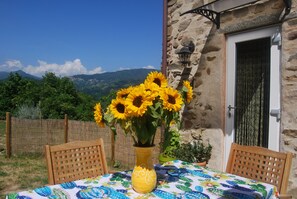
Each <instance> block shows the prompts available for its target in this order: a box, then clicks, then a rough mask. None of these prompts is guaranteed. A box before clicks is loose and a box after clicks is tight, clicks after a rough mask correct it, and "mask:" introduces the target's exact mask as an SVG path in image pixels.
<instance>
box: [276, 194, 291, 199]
mask: <svg viewBox="0 0 297 199" xmlns="http://www.w3.org/2000/svg"><path fill="white" fill-rule="evenodd" d="M278 198H279V199H292V198H293V197H292V196H291V195H287V194H281V195H279V197H278Z"/></svg>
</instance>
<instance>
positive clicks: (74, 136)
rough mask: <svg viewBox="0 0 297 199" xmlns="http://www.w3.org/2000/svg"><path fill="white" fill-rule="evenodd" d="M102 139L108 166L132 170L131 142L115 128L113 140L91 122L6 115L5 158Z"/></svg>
mask: <svg viewBox="0 0 297 199" xmlns="http://www.w3.org/2000/svg"><path fill="white" fill-rule="evenodd" d="M97 138H103V140H104V146H105V152H106V158H107V160H108V161H109V162H111V164H114V162H116V163H119V164H120V165H121V168H133V166H134V163H135V153H134V149H133V140H132V138H131V137H130V136H125V134H124V133H123V132H122V131H121V129H118V133H117V136H116V137H115V139H114V137H113V134H112V132H111V131H110V129H109V128H108V127H105V128H100V127H98V125H97V124H96V123H95V122H84V121H75V120H68V117H67V115H65V118H64V120H63V119H38V120H31V119H20V118H16V117H12V116H11V115H10V113H7V114H6V155H7V157H10V156H11V155H17V154H23V153H42V154H44V145H46V144H48V145H56V144H62V143H65V142H71V141H75V140H92V139H97ZM160 140H161V132H160V130H159V129H158V132H157V134H156V137H155V144H156V147H155V150H154V157H153V161H154V163H158V155H159V152H160V147H159V143H160Z"/></svg>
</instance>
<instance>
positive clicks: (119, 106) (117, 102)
mask: <svg viewBox="0 0 297 199" xmlns="http://www.w3.org/2000/svg"><path fill="white" fill-rule="evenodd" d="M109 109H110V111H111V113H112V114H113V116H114V117H115V118H116V119H122V120H124V119H126V117H127V115H126V105H125V100H124V99H121V98H116V99H113V100H112V101H111V104H110V105H109Z"/></svg>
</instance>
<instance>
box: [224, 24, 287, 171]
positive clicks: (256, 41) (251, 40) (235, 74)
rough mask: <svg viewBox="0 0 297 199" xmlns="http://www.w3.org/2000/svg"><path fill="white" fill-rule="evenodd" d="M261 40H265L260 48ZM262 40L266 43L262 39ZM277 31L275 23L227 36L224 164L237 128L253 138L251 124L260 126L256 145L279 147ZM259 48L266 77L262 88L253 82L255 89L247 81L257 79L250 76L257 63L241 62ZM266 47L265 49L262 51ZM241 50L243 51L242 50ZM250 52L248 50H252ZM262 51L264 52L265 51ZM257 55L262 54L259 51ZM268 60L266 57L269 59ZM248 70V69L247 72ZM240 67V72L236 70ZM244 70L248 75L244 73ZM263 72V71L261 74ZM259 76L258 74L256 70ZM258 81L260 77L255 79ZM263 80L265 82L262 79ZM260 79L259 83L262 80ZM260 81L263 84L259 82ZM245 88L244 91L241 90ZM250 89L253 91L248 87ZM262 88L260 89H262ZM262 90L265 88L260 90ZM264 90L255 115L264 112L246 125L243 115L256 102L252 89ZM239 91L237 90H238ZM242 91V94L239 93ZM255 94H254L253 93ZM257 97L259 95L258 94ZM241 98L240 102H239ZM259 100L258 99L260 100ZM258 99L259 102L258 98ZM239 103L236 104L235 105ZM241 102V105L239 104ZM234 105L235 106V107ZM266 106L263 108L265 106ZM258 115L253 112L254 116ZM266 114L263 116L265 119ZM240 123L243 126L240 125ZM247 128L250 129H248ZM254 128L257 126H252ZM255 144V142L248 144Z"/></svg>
mask: <svg viewBox="0 0 297 199" xmlns="http://www.w3.org/2000/svg"><path fill="white" fill-rule="evenodd" d="M261 42H264V44H266V46H267V47H266V48H264V47H263V46H264V45H262V43H261ZM265 42H266V43H265ZM280 42H281V39H280V34H279V28H278V27H270V28H266V29H258V30H254V31H249V32H244V33H238V34H233V35H229V36H227V82H226V83H227V93H226V95H227V99H226V140H225V146H226V147H225V166H226V163H227V160H228V157H229V151H230V147H231V143H232V142H237V143H238V142H240V139H239V136H237V132H236V131H239V130H238V129H239V128H245V129H248V130H246V134H247V135H242V136H241V137H245V136H251V137H252V139H253V136H254V138H255V140H256V141H257V139H258V137H259V135H257V134H255V135H251V134H252V131H253V129H252V126H253V125H254V126H257V128H261V129H264V131H265V132H266V137H265V136H262V137H261V138H259V139H258V140H259V141H257V142H258V143H260V144H258V145H261V144H263V145H266V146H265V147H267V148H269V149H272V150H276V151H279V136H280V123H279V120H280ZM259 48H261V49H262V48H263V49H264V50H262V51H263V52H264V55H265V56H264V57H266V59H267V60H266V62H267V64H266V65H267V66H266V68H267V70H268V71H267V75H266V76H267V78H266V83H265V89H264V86H263V88H262V87H261V88H260V87H259V86H255V89H254V90H253V89H251V88H250V87H251V84H252V83H251V82H257V80H255V79H253V78H254V76H256V73H257V72H255V73H253V70H254V69H251V68H256V69H257V66H256V67H255V66H253V67H249V66H241V65H246V63H247V64H248V62H249V59H248V58H249V54H248V53H249V52H252V53H253V52H254V55H257V53H255V52H257V50H259ZM262 51H261V52H262ZM266 51H267V53H268V54H267V53H266ZM242 52H243V53H242ZM252 53H251V54H252ZM265 53H266V54H265ZM242 54H244V55H245V57H246V59H243V58H241V56H242ZM260 57H263V56H262V55H261V56H260ZM269 60H270V61H269ZM248 70H251V71H250V72H248ZM240 71H241V72H240ZM246 74H248V75H246ZM262 75H263V74H262ZM243 76H248V77H247V78H249V79H247V80H246V82H248V83H247V84H246V85H244V84H243V86H240V85H241V84H242V83H241V79H242V78H243ZM260 76H261V74H260ZM259 82H261V80H260V81H259ZM263 82H265V81H264V80H263ZM263 82H262V83H263ZM262 85H264V84H262ZM245 90H247V91H245ZM250 90H253V91H250ZM262 90H263V91H262ZM264 90H265V91H264ZM260 92H261V93H264V94H263V95H262V96H263V99H264V100H263V99H262V102H265V104H264V103H263V105H262V106H263V107H264V108H263V109H261V112H260V113H259V115H264V116H265V115H266V116H265V117H264V119H261V120H259V121H260V122H259V121H258V123H256V124H253V125H249V123H246V124H244V123H245V122H246V121H245V120H246V118H247V117H252V118H253V116H251V114H253V111H254V112H256V111H255V110H253V108H251V106H250V103H254V104H257V103H258V102H256V103H255V102H251V101H252V100H253V99H252V98H257V97H256V95H257V94H256V93H260ZM240 93H241V94H240ZM243 95H245V96H243ZM254 95H255V96H254ZM258 98H261V97H258ZM241 101H244V102H241ZM262 102H261V103H262ZM259 103H260V102H259ZM238 104H240V106H241V107H240V106H239V105H238ZM243 104H245V105H243ZM236 106H237V107H236ZM265 106H266V108H265ZM248 111H249V112H250V116H245V114H247V112H248ZM258 117H259V116H255V118H258ZM265 118H266V119H265ZM242 126H243V127H242ZM249 128H251V130H250V129H249ZM256 131H257V130H256ZM250 145H257V144H254V143H252V144H250Z"/></svg>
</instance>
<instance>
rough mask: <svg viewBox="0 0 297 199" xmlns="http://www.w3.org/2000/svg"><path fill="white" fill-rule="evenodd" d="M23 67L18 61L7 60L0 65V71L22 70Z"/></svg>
mask: <svg viewBox="0 0 297 199" xmlns="http://www.w3.org/2000/svg"><path fill="white" fill-rule="evenodd" d="M22 69H23V65H22V63H21V62H20V61H19V60H7V61H6V62H5V63H4V64H2V65H0V71H7V72H10V71H16V70H22Z"/></svg>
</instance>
